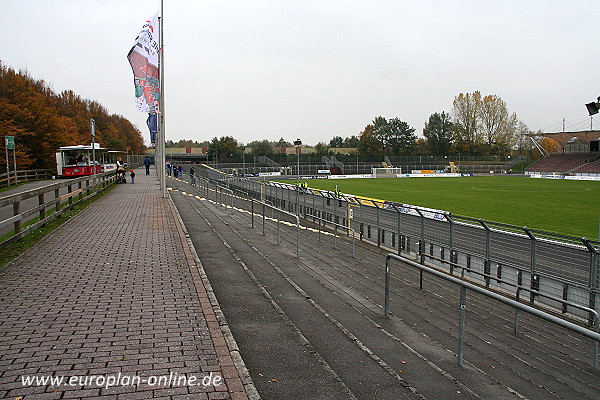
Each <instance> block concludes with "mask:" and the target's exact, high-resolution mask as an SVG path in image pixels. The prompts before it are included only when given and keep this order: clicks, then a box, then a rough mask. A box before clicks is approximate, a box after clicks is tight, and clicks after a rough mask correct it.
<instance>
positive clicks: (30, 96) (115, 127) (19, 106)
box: [0, 61, 144, 169]
mask: <svg viewBox="0 0 600 400" xmlns="http://www.w3.org/2000/svg"><path fill="white" fill-rule="evenodd" d="M90 118H93V119H94V120H95V121H96V142H98V143H100V144H101V145H102V146H104V147H108V148H111V149H114V150H122V151H126V150H130V151H131V150H133V151H134V152H137V153H141V152H142V151H143V150H144V140H143V138H142V134H141V132H140V131H139V130H138V129H137V128H135V127H134V126H133V125H132V124H131V122H129V121H128V120H127V119H125V118H124V117H123V116H121V115H115V114H112V115H111V114H109V113H108V111H107V110H106V109H105V108H104V107H103V106H102V105H101V104H99V103H98V102H96V101H93V100H86V99H82V98H81V97H80V96H78V95H77V94H75V93H73V92H72V91H70V90H68V91H64V92H62V93H60V94H56V93H55V92H54V91H53V90H52V89H51V88H50V87H49V86H48V85H47V84H46V83H45V82H44V81H43V80H35V79H33V78H32V77H31V76H29V74H28V73H27V72H26V71H19V72H16V71H15V70H13V69H12V68H9V67H7V66H5V65H4V64H3V63H2V62H1V61H0V137H2V138H3V137H4V136H14V137H15V147H16V149H17V154H16V155H17V168H18V169H31V168H54V167H55V156H54V153H55V152H56V150H57V149H58V148H59V147H61V146H68V145H76V144H89V143H90ZM4 145H5V144H4V140H3V139H2V140H1V144H0V149H1V151H0V168H6V160H5V158H4V157H5V149H4ZM9 158H10V161H11V167H12V155H10V156H9Z"/></svg>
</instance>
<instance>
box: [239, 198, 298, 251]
mask: <svg viewBox="0 0 600 400" xmlns="http://www.w3.org/2000/svg"><path fill="white" fill-rule="evenodd" d="M250 201H251V202H252V208H251V210H252V211H251V213H252V227H254V203H258V204H261V205H262V206H263V213H262V216H263V234H264V228H265V217H266V216H265V212H264V209H265V208H266V207H268V208H271V209H273V210H275V211H278V212H280V213H283V214H285V215H288V216H290V217H293V218H295V219H296V258H300V217H298V216H297V215H296V214H292V213H290V212H287V211H285V210H282V209H280V208H277V207H275V206H272V205H270V204H267V203H265V202H262V201H258V200H255V199H250ZM279 242H280V240H279V215H278V216H277V243H279Z"/></svg>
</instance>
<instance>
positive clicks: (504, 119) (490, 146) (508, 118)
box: [479, 95, 518, 155]
mask: <svg viewBox="0 0 600 400" xmlns="http://www.w3.org/2000/svg"><path fill="white" fill-rule="evenodd" d="M479 121H480V129H481V138H482V140H483V141H484V143H485V144H486V147H487V151H488V153H490V154H499V155H500V154H503V153H506V152H507V151H508V150H509V149H511V148H512V147H513V145H514V144H515V143H516V131H517V124H518V120H517V114H515V113H512V114H511V113H509V112H508V108H507V107H506V102H504V100H502V99H501V98H500V97H498V96H496V95H488V96H485V97H484V98H483V100H482V102H481V104H480V108H479Z"/></svg>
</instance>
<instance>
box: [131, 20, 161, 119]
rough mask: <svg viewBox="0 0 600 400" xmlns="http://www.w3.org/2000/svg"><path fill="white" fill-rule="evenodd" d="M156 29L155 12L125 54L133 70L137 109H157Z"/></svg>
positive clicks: (145, 110) (157, 46)
mask: <svg viewBox="0 0 600 400" xmlns="http://www.w3.org/2000/svg"><path fill="white" fill-rule="evenodd" d="M158 30H159V25H158V13H156V14H154V15H153V16H152V18H150V19H149V20H148V21H146V23H145V24H144V26H143V27H142V30H141V31H140V34H139V35H138V37H136V38H135V42H134V44H133V47H132V48H131V50H129V53H128V54H127V59H128V60H129V64H131V69H132V70H133V80H134V85H135V102H136V105H137V109H138V111H143V112H150V110H152V111H158V102H159V100H160V82H159V66H158V51H159V45H158V38H159V31H158Z"/></svg>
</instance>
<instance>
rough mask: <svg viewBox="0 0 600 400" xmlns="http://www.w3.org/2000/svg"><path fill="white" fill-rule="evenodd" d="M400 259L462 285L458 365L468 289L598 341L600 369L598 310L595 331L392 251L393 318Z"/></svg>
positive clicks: (387, 297) (387, 261) (387, 284)
mask: <svg viewBox="0 0 600 400" xmlns="http://www.w3.org/2000/svg"><path fill="white" fill-rule="evenodd" d="M392 258H393V259H395V260H398V261H400V262H402V263H404V264H406V265H408V266H411V267H414V268H417V269H419V270H420V271H424V272H427V273H429V274H431V275H434V276H437V277H439V278H442V279H445V280H447V281H450V282H452V283H455V284H457V285H459V286H460V288H461V291H460V292H461V293H460V320H459V329H458V331H459V334H458V354H457V364H458V365H459V366H462V365H463V356H464V335H465V332H464V329H465V317H466V316H465V310H466V298H467V289H469V290H472V291H474V292H477V293H479V294H482V295H484V296H487V297H490V298H492V299H494V300H497V301H500V302H501V303H504V304H507V305H509V306H511V307H514V308H516V309H517V310H521V311H525V312H526V313H529V314H531V315H534V316H536V317H539V318H542V319H543V320H545V321H548V322H552V323H554V324H556V325H559V326H561V327H563V328H566V329H569V330H571V331H573V332H575V333H578V334H580V335H582V336H585V337H587V338H589V339H592V340H594V356H593V358H594V368H596V369H598V348H599V342H600V333H599V332H598V324H599V318H598V313H597V312H596V311H595V310H592V309H590V312H593V313H594V316H595V318H594V319H595V320H594V329H595V331H591V330H589V329H587V328H584V327H582V326H579V325H577V324H574V323H572V322H569V321H566V320H564V319H562V318H558V317H556V316H554V315H552V314H549V313H547V312H544V311H541V310H539V309H537V308H534V307H531V306H528V305H525V304H523V303H519V302H518V301H515V300H513V299H510V298H508V297H505V296H502V295H500V294H498V293H495V292H492V291H490V290H487V289H484V288H482V287H480V286H477V285H474V284H472V283H469V282H467V281H464V280H462V279H459V278H456V277H454V276H452V275H448V274H446V273H444V272H441V271H438V270H436V269H434V268H431V267H427V266H425V265H422V264H419V263H416V262H414V261H412V260H410V259H408V258H406V257H402V256H399V255H396V254H393V253H389V254H388V255H387V256H386V258H385V299H384V307H383V309H384V316H385V317H386V318H389V303H390V261H391V259H392Z"/></svg>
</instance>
